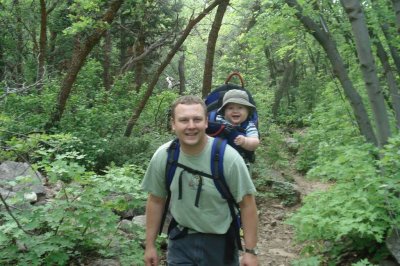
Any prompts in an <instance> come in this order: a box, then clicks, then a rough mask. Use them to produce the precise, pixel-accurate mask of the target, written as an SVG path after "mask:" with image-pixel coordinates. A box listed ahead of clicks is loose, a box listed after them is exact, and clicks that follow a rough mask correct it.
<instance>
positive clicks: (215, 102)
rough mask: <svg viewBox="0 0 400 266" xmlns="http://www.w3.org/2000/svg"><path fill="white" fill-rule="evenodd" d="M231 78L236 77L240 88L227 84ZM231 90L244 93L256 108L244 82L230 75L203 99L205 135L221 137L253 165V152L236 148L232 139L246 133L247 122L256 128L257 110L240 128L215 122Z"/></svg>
mask: <svg viewBox="0 0 400 266" xmlns="http://www.w3.org/2000/svg"><path fill="white" fill-rule="evenodd" d="M233 76H237V77H238V78H239V79H240V82H241V86H239V85H236V84H231V83H229V81H230V80H231V79H232V77H233ZM233 89H236V90H242V91H245V92H246V93H247V95H248V97H249V102H250V103H251V104H253V105H254V106H256V103H255V101H254V98H253V96H252V95H251V93H250V92H249V91H248V90H247V89H245V88H244V81H243V78H242V76H241V75H240V74H239V73H238V72H233V73H231V74H230V75H229V76H228V78H227V79H226V81H225V84H223V85H221V86H220V87H218V88H216V89H215V90H213V91H212V92H211V93H210V94H208V96H207V97H206V98H205V99H204V102H205V104H206V106H207V113H208V128H207V129H206V133H207V135H209V136H211V137H221V138H224V139H226V140H227V141H228V144H229V145H231V146H232V147H234V148H235V149H236V150H237V151H238V152H239V153H240V154H241V155H242V157H243V158H244V159H245V160H246V161H248V162H251V163H254V161H255V153H254V151H248V150H245V149H243V148H242V147H240V146H237V145H236V144H235V143H234V139H235V138H236V137H237V136H238V135H245V133H246V132H245V129H246V127H247V125H248V123H249V121H252V122H254V124H255V125H256V127H257V128H258V113H257V110H256V109H255V110H254V111H253V112H251V113H250V114H249V117H248V118H247V119H246V121H244V122H243V123H242V124H241V125H240V126H232V125H228V124H225V123H222V122H220V121H216V117H217V115H218V109H219V108H220V107H221V106H222V103H223V98H224V95H225V93H226V92H227V91H229V90H233Z"/></svg>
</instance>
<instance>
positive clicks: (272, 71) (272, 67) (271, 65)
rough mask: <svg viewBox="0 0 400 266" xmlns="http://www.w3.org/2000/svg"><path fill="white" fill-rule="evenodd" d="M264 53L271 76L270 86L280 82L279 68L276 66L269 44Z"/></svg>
mask: <svg viewBox="0 0 400 266" xmlns="http://www.w3.org/2000/svg"><path fill="white" fill-rule="evenodd" d="M264 55H265V58H266V59H267V63H268V70H269V76H270V78H271V81H270V86H275V85H277V84H278V82H277V77H278V68H277V66H276V63H275V60H274V58H273V57H272V56H271V52H270V49H269V47H268V46H266V47H265V48H264Z"/></svg>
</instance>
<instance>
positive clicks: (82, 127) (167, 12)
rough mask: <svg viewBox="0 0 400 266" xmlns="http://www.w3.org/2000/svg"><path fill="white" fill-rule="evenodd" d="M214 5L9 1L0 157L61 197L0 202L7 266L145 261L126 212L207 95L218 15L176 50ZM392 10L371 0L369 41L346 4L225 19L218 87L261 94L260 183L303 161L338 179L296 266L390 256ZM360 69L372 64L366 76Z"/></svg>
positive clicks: (316, 211)
mask: <svg viewBox="0 0 400 266" xmlns="http://www.w3.org/2000/svg"><path fill="white" fill-rule="evenodd" d="M220 1H222V0H217V2H214V1H207V5H206V6H204V2H202V1H148V0H143V1H133V0H127V1H118V0H114V1H93V0H79V1H78V0H76V1H43V2H45V6H43V5H42V6H41V5H40V3H39V1H36V2H32V1H23V0H19V1H11V0H3V1H0V10H1V11H0V33H1V34H0V36H1V37H0V144H1V149H0V162H5V161H17V162H25V163H28V164H29V165H30V166H31V167H32V169H34V170H36V171H38V172H40V173H41V175H42V176H43V177H44V178H45V182H46V187H47V188H48V189H51V191H52V193H54V195H53V197H51V199H49V200H48V201H47V202H46V203H45V204H28V206H29V208H19V207H18V206H22V205H24V206H25V205H27V204H26V201H25V200H24V193H23V191H21V192H20V193H19V194H17V195H16V196H15V197H10V198H7V197H5V198H6V200H4V201H2V202H0V209H1V212H0V229H1V230H0V264H1V265H68V264H74V263H75V264H83V263H84V262H85V260H88V259H90V258H116V259H118V260H119V261H120V262H121V263H122V265H132V264H133V265H141V263H142V256H143V248H142V246H141V245H142V242H143V238H144V235H143V229H142V228H140V227H138V226H136V225H134V224H132V225H130V226H129V227H130V230H129V231H130V232H129V233H126V232H124V231H123V230H120V229H121V227H122V225H121V216H120V214H121V213H123V212H125V211H128V210H134V211H135V212H137V214H142V213H143V208H144V204H145V196H146V195H145V194H144V192H143V191H141V189H140V182H141V179H142V177H143V174H144V171H145V169H146V165H147V163H148V161H149V159H150V157H151V155H152V153H153V152H154V151H155V149H156V148H157V147H158V146H159V145H160V144H161V143H164V142H165V141H167V140H170V139H171V138H172V137H173V135H172V134H171V132H170V129H169V125H168V124H169V116H168V108H169V104H170V103H171V102H172V101H173V99H175V98H176V97H177V96H178V95H179V94H182V93H185V94H187V93H192V94H197V95H200V94H201V93H202V84H203V78H204V79H205V78H206V77H203V75H202V73H203V68H204V64H205V61H206V52H207V45H206V44H207V41H208V39H207V38H209V39H211V38H212V37H213V36H209V31H210V28H211V25H212V21H213V18H214V16H215V9H214V10H211V12H209V13H207V14H205V15H206V16H205V18H203V19H202V20H200V21H199V22H198V24H196V25H195V26H194V27H193V29H192V30H191V31H190V34H188V36H187V37H186V38H184V40H182V41H184V42H183V44H182V45H181V46H179V47H176V44H177V42H178V41H179V40H180V38H181V37H182V36H183V35H182V33H183V32H185V29H188V28H186V27H187V25H188V24H190V23H189V22H193V21H194V20H193V19H194V18H197V15H198V14H200V12H202V11H203V10H204V8H206V7H208V6H209V5H211V4H213V3H220ZM40 2H42V1H40ZM342 2H343V3H342ZM389 2H390V1H383V0H376V1H371V2H368V4H367V3H366V2H365V3H364V2H362V10H361V11H362V12H358V13H357V14H364V15H365V23H360V24H359V25H364V26H366V27H367V29H368V32H369V37H370V38H369V39H368V41H364V42H357V41H359V39H357V36H358V37H359V34H360V33H361V32H362V28H357V31H354V29H353V28H354V25H351V22H353V21H354V20H356V19H355V18H354V19H353V20H349V18H348V16H347V13H346V12H348V10H349V7H348V6H346V5H344V4H345V3H347V4H348V3H353V4H355V6H357V4H359V3H360V2H359V1H294V0H285V1H245V0H231V1H230V5H229V7H228V9H227V12H226V14H225V15H224V19H223V25H222V27H221V30H220V31H219V33H218V39H217V40H216V51H215V53H214V57H213V61H214V66H213V77H212V82H211V83H212V84H213V87H216V86H217V85H219V84H222V83H223V82H224V81H225V78H226V77H227V75H228V74H229V73H231V72H232V71H234V70H238V71H239V72H241V74H242V75H243V77H244V80H245V87H246V88H247V89H249V90H250V91H251V92H252V93H253V95H254V98H255V100H256V103H257V106H258V110H259V116H260V125H259V129H260V132H261V138H262V146H261V147H260V148H259V149H258V150H257V155H256V156H257V161H256V164H255V165H254V173H255V176H256V180H255V182H256V184H258V185H259V186H260V188H261V186H264V185H265V184H266V183H268V182H269V181H270V180H269V179H271V174H270V173H271V172H273V171H276V172H278V173H281V172H282V173H285V174H287V172H286V171H287V170H288V169H289V168H291V167H292V166H293V164H295V168H296V169H297V171H298V172H300V173H302V174H304V175H305V176H306V177H307V178H310V179H317V180H322V181H325V182H329V184H331V186H330V189H329V190H327V191H318V192H315V193H312V194H310V195H309V196H307V197H306V198H305V199H304V202H303V203H302V207H301V208H300V209H299V211H298V212H296V213H295V214H294V215H293V216H292V217H290V219H288V221H287V222H288V223H289V224H290V225H292V226H293V228H294V230H295V232H296V239H298V241H300V242H301V243H302V244H303V245H304V247H305V248H304V250H303V253H302V258H301V259H300V260H298V261H294V262H293V265H321V264H322V265H340V264H341V263H344V262H346V263H354V264H353V265H373V264H378V263H379V261H380V260H382V259H385V258H390V254H389V250H388V249H387V247H386V245H385V240H386V238H387V236H388V235H389V234H390V233H391V232H392V230H393V229H394V228H398V227H399V224H400V221H399V210H400V206H399V205H400V199H399V190H400V183H399V177H400V154H399V150H400V135H399V131H398V129H399V127H400V116H399V115H400V113H399V110H400V109H399V108H400V102H399V101H398V99H400V97H399V89H398V84H399V73H400V63H399V62H398V58H399V57H398V50H399V45H398V44H399V42H398V28H399V25H397V24H396V21H399V19H396V14H400V11H399V10H396V6H394V5H393V6H392V5H391V4H390V3H389ZM392 2H395V1H392ZM111 3H113V5H111ZM113 8H114V9H117V10H114V9H113ZM107 12H108V13H107ZM105 14H107V15H108V16H105ZM43 16H46V18H47V20H45V21H44V20H42V18H43ZM105 17H106V18H107V19H108V20H107V19H105ZM307 19H309V20H308V22H309V23H308V24H307V23H305V22H307ZM358 19H359V18H358ZM41 22H43V24H41ZM311 22H313V23H311ZM46 23H47V24H46ZM41 29H44V30H43V31H41ZM318 34H320V35H318ZM330 41H332V42H330ZM356 44H358V46H357V45H356ZM361 44H366V45H367V46H368V47H366V48H370V50H371V51H372V56H373V59H374V60H366V58H365V57H364V56H365V55H361V52H362V50H360V47H359V46H360V45H361ZM173 48H176V50H175V51H174V50H173ZM327 48H330V49H327ZM364 48H365V47H364ZM382 49H383V51H382ZM173 51H174V52H173ZM380 52H383V53H384V54H385V55H386V60H384V58H385V56H383V57H381V56H378V55H379V53H380ZM207 59H210V58H207ZM368 59H370V58H368ZM207 61H210V60H207ZM360 62H362V66H363V67H364V66H367V65H368V64H371V62H372V65H368V67H369V68H368V69H369V70H370V71H371V72H370V75H369V76H365V73H364V72H363V71H364V68H363V67H360ZM374 71H376V79H373V78H372V77H375V76H374V75H375V74H374V73H373V72H374ZM368 78H370V79H368ZM167 80H168V81H167ZM181 81H182V82H181ZM233 82H238V81H236V80H234V81H233ZM372 85H373V86H372ZM386 121H387V123H386ZM288 139H291V140H292V142H288ZM273 178H275V177H273ZM284 179H285V180H283V181H284V182H293V180H291V179H290V175H289V176H285V177H284ZM1 182H2V183H1V184H0V185H1V186H8V187H9V186H14V185H17V183H18V184H22V183H27V182H29V180H27V178H26V177H24V176H21V177H18V179H17V181H15V182H14V183H7V182H5V181H4V182H3V181H1ZM292 194H293V193H292V192H288V191H287V188H286V187H285V186H282V187H279V188H277V189H276V190H275V192H274V193H272V194H271V193H270V194H268V193H261V195H262V196H272V197H279V198H280V197H286V196H293V195H292ZM286 200H287V202H286V203H287V204H291V203H293V202H292V201H291V199H286ZM283 201H285V200H283ZM6 202H7V204H8V205H7V204H5V203H6ZM6 206H8V207H10V206H11V208H9V209H8V210H7V209H6Z"/></svg>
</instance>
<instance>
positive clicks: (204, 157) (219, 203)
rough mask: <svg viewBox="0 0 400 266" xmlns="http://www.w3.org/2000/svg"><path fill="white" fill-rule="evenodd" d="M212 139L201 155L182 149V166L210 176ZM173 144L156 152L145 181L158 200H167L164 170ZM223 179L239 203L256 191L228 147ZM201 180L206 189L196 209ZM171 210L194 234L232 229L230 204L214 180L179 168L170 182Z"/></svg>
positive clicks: (238, 160)
mask: <svg viewBox="0 0 400 266" xmlns="http://www.w3.org/2000/svg"><path fill="white" fill-rule="evenodd" d="M212 142H213V138H211V137H208V142H207V145H206V147H205V149H204V150H203V151H202V152H201V153H200V154H198V155H195V156H193V155H188V154H185V153H184V152H183V151H182V150H181V151H180V154H179V159H178V161H179V163H181V164H183V165H185V166H188V167H190V168H192V169H195V170H198V171H201V172H203V173H207V174H210V175H211V169H210V160H211V148H212ZM170 144H171V142H168V143H165V144H164V145H162V146H161V147H159V148H158V150H157V151H156V152H155V153H154V155H153V157H152V159H151V161H150V164H149V167H148V169H147V171H146V174H145V176H144V179H143V182H142V188H143V190H145V191H147V192H149V193H150V194H152V195H154V196H158V197H163V198H165V197H167V194H168V191H167V189H166V183H165V182H166V180H165V178H166V177H165V167H166V162H167V155H168V154H167V149H168V147H169V146H170ZM223 165H224V176H225V179H226V182H227V184H228V186H229V189H230V191H231V193H232V195H233V197H234V198H235V199H236V201H237V202H240V201H241V200H242V198H243V197H244V196H245V195H247V194H255V193H256V189H255V187H254V184H253V182H252V180H251V178H250V174H249V172H248V169H247V167H246V164H245V162H244V160H243V158H242V157H241V156H240V155H239V153H238V152H237V151H236V150H235V149H234V148H232V147H231V146H229V145H227V146H226V150H225V154H224V162H223ZM181 174H182V198H181V199H178V196H179V185H178V184H179V176H180V175H181ZM200 178H202V179H203V186H202V190H201V192H200V200H199V205H198V207H196V206H195V200H196V193H197V188H198V184H199V180H200ZM170 189H171V202H170V211H171V214H172V216H173V217H174V218H175V220H176V221H177V222H178V224H179V225H181V226H184V227H188V228H190V229H192V230H194V231H197V232H202V233H212V234H224V233H226V231H227V230H228V228H229V225H230V223H231V221H232V217H231V214H230V211H229V207H228V203H227V201H226V200H225V199H223V198H222V196H221V194H220V192H219V191H218V190H217V188H216V187H215V184H214V181H213V180H212V179H210V178H207V177H201V176H197V175H193V174H191V173H189V172H187V171H184V170H183V169H182V168H179V167H177V169H176V171H175V175H174V178H173V180H172V183H171V187H170Z"/></svg>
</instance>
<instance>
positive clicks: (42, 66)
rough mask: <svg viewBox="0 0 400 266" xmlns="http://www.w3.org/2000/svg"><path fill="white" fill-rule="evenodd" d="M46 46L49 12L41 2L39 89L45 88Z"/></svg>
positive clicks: (43, 2)
mask: <svg viewBox="0 0 400 266" xmlns="http://www.w3.org/2000/svg"><path fill="white" fill-rule="evenodd" d="M46 46H47V10H46V2H45V1H44V0H40V37H39V57H38V61H39V62H38V70H37V77H36V81H38V83H37V84H38V85H37V89H38V90H41V89H42V87H43V78H44V73H45V62H46Z"/></svg>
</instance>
